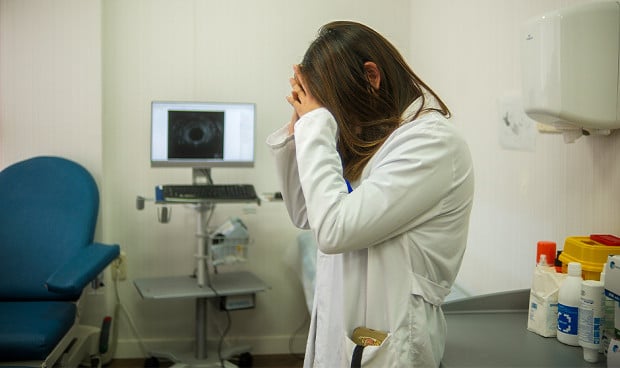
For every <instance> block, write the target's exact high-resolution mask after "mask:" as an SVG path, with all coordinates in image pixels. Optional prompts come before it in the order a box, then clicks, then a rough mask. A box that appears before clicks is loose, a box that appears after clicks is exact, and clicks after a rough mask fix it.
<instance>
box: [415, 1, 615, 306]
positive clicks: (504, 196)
mask: <svg viewBox="0 0 620 368" xmlns="http://www.w3.org/2000/svg"><path fill="white" fill-rule="evenodd" d="M584 2H586V1H560V0H545V1H539V0H528V1H516V0H501V1H497V0H468V1H448V0H439V1H437V0H414V1H413V2H412V5H411V36H412V43H411V58H410V60H411V63H412V64H413V67H414V68H415V69H416V70H418V71H419V72H420V74H421V75H422V76H424V77H426V79H427V81H428V82H429V83H430V84H431V85H432V86H434V87H435V88H436V91H437V92H438V93H440V95H441V96H443V97H444V98H445V100H446V103H447V104H448V106H450V107H451V109H452V112H453V113H454V121H455V123H456V124H458V126H460V127H461V129H462V130H463V132H464V133H465V135H466V137H467V140H468V142H469V143H470V146H471V149H472V153H473V159H474V164H475V170H476V193H475V195H476V197H475V201H474V208H473V212H472V219H471V227H470V236H469V242H468V249H467V252H466V253H465V259H464V262H463V265H462V268H461V272H460V274H459V277H458V279H457V281H458V282H459V283H460V284H461V285H462V286H463V287H464V288H466V289H468V290H469V291H471V292H473V293H475V294H478V293H487V292H494V291H500V290H511V289H518V288H529V287H530V283H531V274H532V272H533V267H534V262H535V254H536V242H537V241H538V240H553V241H556V242H557V244H558V248H559V249H561V248H562V247H563V244H564V240H565V238H566V237H568V236H575V235H588V234H592V233H612V234H618V233H620V210H619V209H618V208H619V207H618V203H620V186H619V185H618V183H620V165H618V164H617V158H618V157H619V156H620V134H619V133H617V132H616V133H615V134H613V135H612V136H609V137H587V138H586V137H582V138H581V139H579V140H578V141H577V142H576V143H574V144H565V143H563V139H562V137H561V136H557V135H542V134H537V135H536V136H535V141H536V142H535V149H534V150H533V151H516V150H507V149H504V148H502V147H501V146H500V143H499V138H498V137H499V134H498V129H499V126H500V124H501V118H500V113H499V110H498V99H499V98H500V97H502V96H505V95H506V94H508V93H510V92H511V91H520V89H521V86H520V73H521V71H520V63H519V36H520V35H519V27H520V25H521V23H523V22H524V21H525V20H526V19H529V18H530V17H533V16H536V15H539V14H542V13H545V12H547V11H550V10H553V9H557V8H560V7H564V6H568V5H571V4H576V3H584Z"/></svg>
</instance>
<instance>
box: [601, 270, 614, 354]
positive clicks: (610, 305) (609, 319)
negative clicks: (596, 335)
mask: <svg viewBox="0 0 620 368" xmlns="http://www.w3.org/2000/svg"><path fill="white" fill-rule="evenodd" d="M608 262H609V260H608ZM606 268H607V265H605V266H603V270H602V271H601V282H602V283H603V288H604V287H605V269H606ZM604 290H605V289H603V292H604ZM603 300H604V306H603V325H602V327H601V329H602V333H601V348H600V352H601V353H603V354H605V356H607V348H608V347H609V342H610V341H611V339H613V338H614V337H615V336H616V335H615V333H616V331H615V329H614V323H615V322H614V314H615V310H614V309H615V305H614V300H613V299H612V298H610V297H609V296H607V295H605V297H604V299H603Z"/></svg>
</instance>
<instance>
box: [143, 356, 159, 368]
mask: <svg viewBox="0 0 620 368" xmlns="http://www.w3.org/2000/svg"><path fill="white" fill-rule="evenodd" d="M157 367H159V359H157V358H155V357H150V358H146V359H145V360H144V368H157Z"/></svg>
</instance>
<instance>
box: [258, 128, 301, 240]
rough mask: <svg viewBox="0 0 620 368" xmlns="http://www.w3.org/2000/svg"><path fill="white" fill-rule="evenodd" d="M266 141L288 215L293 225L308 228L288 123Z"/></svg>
mask: <svg viewBox="0 0 620 368" xmlns="http://www.w3.org/2000/svg"><path fill="white" fill-rule="evenodd" d="M266 143H267V145H268V146H269V148H271V152H272V153H273V156H274V158H275V161H276V167H277V169H278V180H279V182H280V188H281V190H282V198H283V199H284V203H285V205H286V210H287V212H288V214H289V217H290V219H291V221H292V222H293V224H294V225H295V226H297V227H299V228H302V229H308V228H309V225H308V218H307V215H306V200H305V198H304V194H303V192H302V190H301V184H300V182H299V173H298V170H297V159H296V158H295V141H294V138H293V136H290V135H289V134H288V124H286V125H285V126H283V127H282V128H280V129H278V130H276V131H275V132H273V133H272V134H271V135H269V136H268V137H267V141H266Z"/></svg>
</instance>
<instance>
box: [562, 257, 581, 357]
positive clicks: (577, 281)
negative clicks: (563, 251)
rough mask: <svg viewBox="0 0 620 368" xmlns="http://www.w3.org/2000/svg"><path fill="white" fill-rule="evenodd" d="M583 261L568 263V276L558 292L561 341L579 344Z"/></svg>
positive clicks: (573, 344)
mask: <svg viewBox="0 0 620 368" xmlns="http://www.w3.org/2000/svg"><path fill="white" fill-rule="evenodd" d="M582 281H583V280H582V278H581V263H579V262H570V263H569V264H568V277H567V278H566V279H565V280H564V282H562V286H560V290H559V292H558V333H557V338H558V340H559V341H560V342H562V343H564V344H567V345H572V346H579V337H578V335H577V333H578V326H579V297H580V295H581V282H582Z"/></svg>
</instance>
